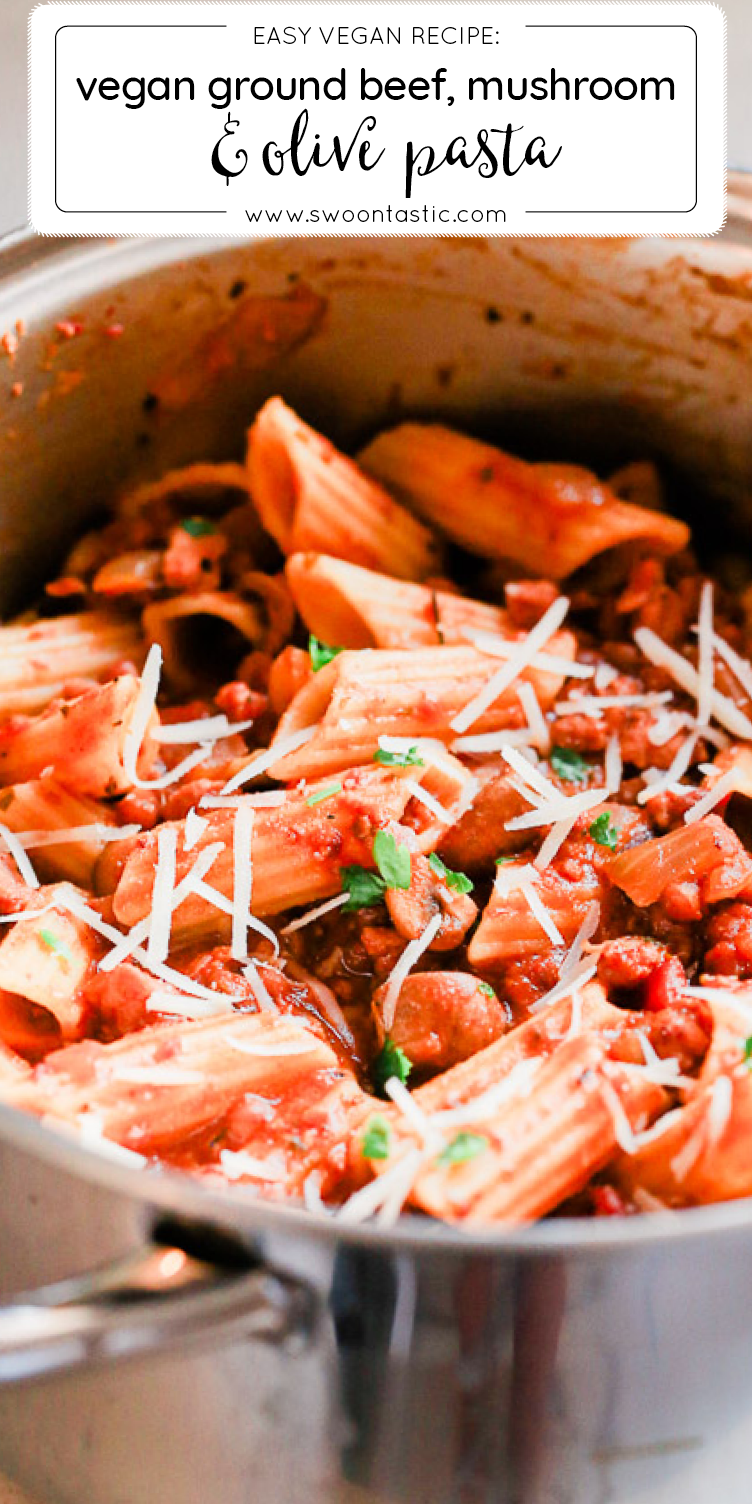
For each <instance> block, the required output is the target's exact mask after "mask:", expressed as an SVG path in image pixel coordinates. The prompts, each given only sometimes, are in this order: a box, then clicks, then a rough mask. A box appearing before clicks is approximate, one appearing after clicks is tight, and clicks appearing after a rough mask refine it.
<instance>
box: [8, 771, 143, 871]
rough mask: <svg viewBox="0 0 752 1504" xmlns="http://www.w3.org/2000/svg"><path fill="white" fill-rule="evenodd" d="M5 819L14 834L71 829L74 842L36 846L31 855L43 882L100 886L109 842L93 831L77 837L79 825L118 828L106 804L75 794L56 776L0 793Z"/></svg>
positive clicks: (36, 779)
mask: <svg viewBox="0 0 752 1504" xmlns="http://www.w3.org/2000/svg"><path fill="white" fill-rule="evenodd" d="M0 821H2V823H3V825H5V826H7V828H8V830H11V831H13V832H14V834H15V833H17V832H19V831H35V832H37V831H39V832H45V831H47V832H53V831H62V830H64V831H68V830H70V831H71V838H70V840H69V841H65V842H60V843H59V844H58V843H57V842H56V843H55V844H50V845H49V846H45V845H43V844H39V845H37V846H35V847H34V848H33V850H32V851H31V853H30V855H31V861H32V865H33V867H34V871H35V872H36V873H37V875H38V876H39V877H40V878H41V879H42V881H43V882H61V881H67V882H71V883H76V884H77V885H78V886H79V887H82V888H93V887H94V886H95V880H94V874H95V870H96V866H97V862H98V861H99V858H100V856H101V855H102V852H103V851H104V849H105V846H106V844H107V843H106V840H105V839H103V838H102V836H97V835H95V834H91V833H90V834H88V835H86V837H85V839H83V840H77V839H76V836H75V827H76V826H80V825H84V826H89V827H91V826H100V827H106V826H111V827H112V829H113V830H114V829H115V828H116V826H115V821H114V820H113V818H112V814H111V812H110V810H109V809H108V808H107V806H106V805H104V806H103V805H102V804H101V803H99V802H98V801H96V800H94V799H86V798H82V797H81V796H80V795H78V794H72V793H71V792H70V790H68V789H65V788H63V787H62V785H61V784H59V783H57V782H56V780H55V779H53V778H35V779H29V780H28V782H26V783H14V784H13V785H12V786H11V787H10V788H9V789H5V790H4V791H3V793H2V794H0Z"/></svg>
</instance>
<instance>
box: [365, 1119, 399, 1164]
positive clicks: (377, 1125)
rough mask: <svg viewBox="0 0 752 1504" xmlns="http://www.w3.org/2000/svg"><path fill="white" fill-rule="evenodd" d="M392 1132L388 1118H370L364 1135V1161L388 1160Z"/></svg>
mask: <svg viewBox="0 0 752 1504" xmlns="http://www.w3.org/2000/svg"><path fill="white" fill-rule="evenodd" d="M391 1138H392V1130H391V1128H390V1127H389V1124H388V1122H387V1120H386V1118H381V1117H379V1116H378V1114H377V1115H376V1117H373V1118H369V1119H368V1122H367V1123H366V1131H365V1133H364V1134H363V1147H362V1149H361V1153H362V1155H363V1158H364V1159H388V1158H389V1149H390V1144H391Z"/></svg>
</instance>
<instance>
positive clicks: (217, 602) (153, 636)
mask: <svg viewBox="0 0 752 1504" xmlns="http://www.w3.org/2000/svg"><path fill="white" fill-rule="evenodd" d="M143 623H144V631H145V633H146V635H147V637H148V638H149V640H150V641H151V642H158V643H159V646H160V647H161V649H162V654H163V659H164V670H165V676H166V678H167V679H169V681H170V683H171V685H172V686H173V688H174V689H176V690H179V691H181V692H185V693H191V692H192V691H195V690H197V689H199V690H200V689H201V688H204V687H206V685H207V684H210V683H212V682H215V681H216V678H217V675H218V674H219V675H220V677H224V678H225V679H231V678H232V677H233V675H234V672H235V670H236V668H237V666H238V664H239V662H240V660H241V659H242V658H244V657H245V655H246V654H247V653H249V652H251V650H252V649H253V648H256V647H260V646H261V645H262V644H263V641H264V635H265V627H264V618H263V613H262V612H261V610H260V609H259V607H258V606H257V605H256V604H255V602H252V601H247V600H243V598H242V597H241V596H239V595H235V594H233V593H231V592H230V591H220V590H211V591H206V592H202V593H201V594H198V595H175V596H172V597H170V599H169V600H163V601H158V602H155V604H154V605H151V606H147V607H146V609H145V611H144V613H143Z"/></svg>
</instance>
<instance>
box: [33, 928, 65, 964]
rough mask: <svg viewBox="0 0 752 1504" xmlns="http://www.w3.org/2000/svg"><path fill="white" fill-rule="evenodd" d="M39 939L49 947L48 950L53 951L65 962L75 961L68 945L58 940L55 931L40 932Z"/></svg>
mask: <svg viewBox="0 0 752 1504" xmlns="http://www.w3.org/2000/svg"><path fill="white" fill-rule="evenodd" d="M39 938H40V940H41V942H42V944H43V945H46V946H47V949H48V950H51V951H52V952H53V953H54V954H55V955H56V956H60V957H61V959H62V960H63V961H72V960H73V957H72V955H71V953H70V951H69V949H68V947H67V945H66V944H65V942H64V941H63V940H59V939H58V937H57V935H56V934H55V932H54V930H40V931H39Z"/></svg>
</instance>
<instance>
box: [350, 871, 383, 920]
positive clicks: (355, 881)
mask: <svg viewBox="0 0 752 1504" xmlns="http://www.w3.org/2000/svg"><path fill="white" fill-rule="evenodd" d="M340 879H341V882H342V892H343V893H349V895H350V897H349V898H348V900H347V903H345V904H343V905H342V911H343V913H345V914H351V913H352V912H353V910H354V909H367V908H369V907H370V905H371V904H372V903H381V900H382V898H383V897H384V894H385V892H386V883H385V882H384V879H383V877H379V874H378V872H367V871H366V869H365V867H358V866H353V867H343V868H342V871H341V872H340Z"/></svg>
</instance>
